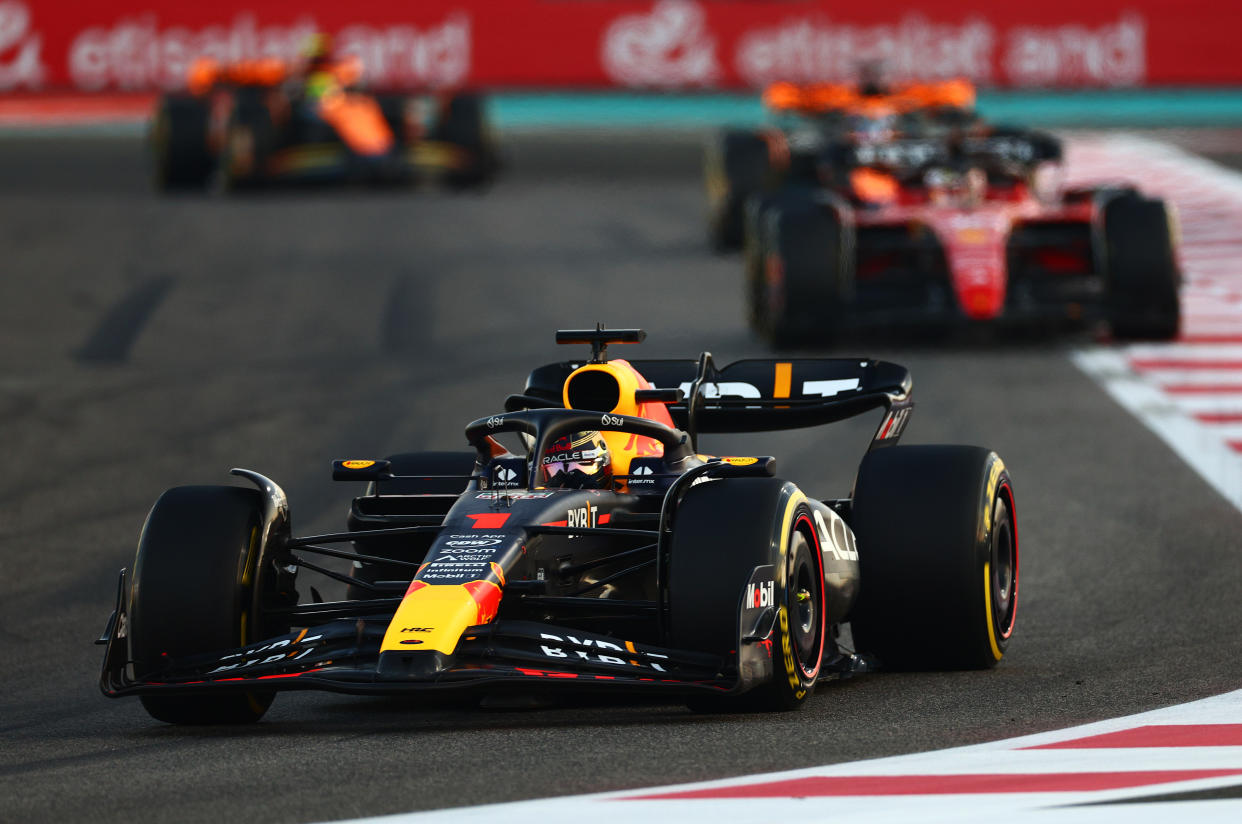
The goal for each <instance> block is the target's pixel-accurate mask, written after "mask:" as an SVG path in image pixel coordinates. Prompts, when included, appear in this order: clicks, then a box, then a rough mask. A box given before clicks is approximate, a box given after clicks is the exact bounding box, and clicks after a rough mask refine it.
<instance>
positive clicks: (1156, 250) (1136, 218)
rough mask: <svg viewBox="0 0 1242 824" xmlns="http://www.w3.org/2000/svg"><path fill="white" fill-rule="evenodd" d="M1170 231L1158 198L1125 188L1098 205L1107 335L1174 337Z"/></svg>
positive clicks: (1177, 309)
mask: <svg viewBox="0 0 1242 824" xmlns="http://www.w3.org/2000/svg"><path fill="white" fill-rule="evenodd" d="M1173 231H1174V230H1173V224H1172V221H1171V220H1170V215H1169V211H1168V207H1167V206H1166V205H1165V203H1164V201H1161V200H1146V199H1144V198H1142V197H1139V196H1138V195H1136V194H1127V195H1120V196H1118V197H1114V198H1113V199H1112V200H1110V201H1108V203H1107V204H1106V205H1105V206H1104V241H1105V244H1106V250H1105V260H1106V267H1107V284H1108V286H1107V294H1108V297H1107V301H1108V318H1109V325H1110V326H1111V328H1112V332H1113V337H1115V338H1119V339H1139V340H1170V339H1172V338H1175V337H1177V333H1178V331H1179V329H1180V326H1181V303H1180V299H1179V297H1178V280H1179V275H1178V269H1177V262H1176V258H1175V256H1174V243H1173Z"/></svg>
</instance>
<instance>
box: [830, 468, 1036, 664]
mask: <svg viewBox="0 0 1242 824" xmlns="http://www.w3.org/2000/svg"><path fill="white" fill-rule="evenodd" d="M851 526H852V527H853V529H854V534H855V536H856V538H857V541H858V554H859V561H860V565H861V567H860V571H859V575H860V578H861V589H860V594H859V599H858V603H857V604H856V605H855V607H854V609H853V611H852V613H851V615H850V625H851V629H852V631H853V636H854V643H855V645H856V647H857V650H858V651H859V652H861V653H865V654H870V655H875V656H877V657H878V658H879V659H880V662H881V664H882V665H883V666H885V667H886V668H892V669H935V670H940V669H982V668H985V667H990V666H994V665H995V664H996V662H998V661H999V660H1000V659H1001V658H1002V657H1003V656H1004V654H1005V649H1006V647H1007V646H1008V644H1009V640H1010V638H1011V637H1012V635H1013V630H1014V624H1015V620H1016V618H1017V611H1018V569H1019V566H1018V528H1017V521H1016V517H1015V509H1014V496H1013V487H1012V484H1011V483H1010V480H1009V473H1008V472H1007V471H1006V470H1005V465H1004V463H1002V462H1001V459H1000V458H999V457H997V455H996V453H994V452H990V451H988V450H987V449H982V448H980V447H974V446H894V447H886V448H883V449H878V450H875V451H872V452H869V453H868V454H867V456H866V457H865V458H864V459H863V462H862V464H861V466H860V467H859V470H858V479H857V482H856V484H855V488H854V504H853V512H852V516H851Z"/></svg>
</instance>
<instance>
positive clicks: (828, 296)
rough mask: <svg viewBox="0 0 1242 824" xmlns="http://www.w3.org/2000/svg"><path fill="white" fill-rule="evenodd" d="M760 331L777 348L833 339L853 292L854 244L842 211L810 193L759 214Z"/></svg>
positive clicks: (758, 312)
mask: <svg viewBox="0 0 1242 824" xmlns="http://www.w3.org/2000/svg"><path fill="white" fill-rule="evenodd" d="M761 219H762V220H763V222H764V225H763V228H762V230H761V231H762V235H763V238H764V240H763V253H764V257H763V259H762V261H763V262H762V270H761V272H760V273H759V278H760V283H759V285H758V287H757V288H756V289H754V290H753V292H754V294H755V295H756V297H755V299H756V300H757V301H759V302H760V304H761V308H757V309H755V310H754V311H753V313H752V314H753V315H754V316H756V317H757V318H759V319H760V323H761V333H762V334H763V336H764V337H765V338H766V339H767V340H768V341H769V342H770V343H771V344H772V345H773V346H775V347H777V348H781V349H783V348H789V347H794V346H800V345H807V344H813V343H822V342H827V341H829V340H831V338H832V337H833V335H834V334H836V332H837V331H838V330H837V327H838V325H839V324H840V322H841V320H842V319H843V317H844V315H845V307H846V306H847V305H848V303H849V301H850V300H851V298H852V296H853V291H854V276H853V265H852V251H851V250H852V243H851V242H850V239H849V238H850V236H849V234H848V231H849V230H848V227H847V226H846V225H845V223H844V221H843V220H842V219H841V215H840V213H839V212H838V211H837V210H836V209H834V208H832V207H830V206H827V205H824V204H821V203H818V202H816V201H815V200H814V199H813V198H812V197H810V196H802V197H798V196H791V197H787V198H784V199H782V200H780V201H777V202H776V203H774V204H773V206H772V207H771V208H770V209H769V210H768V211H767V212H766V213H765V214H764V215H763V217H762V218H761Z"/></svg>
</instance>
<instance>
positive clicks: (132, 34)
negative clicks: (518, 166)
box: [0, 3, 471, 91]
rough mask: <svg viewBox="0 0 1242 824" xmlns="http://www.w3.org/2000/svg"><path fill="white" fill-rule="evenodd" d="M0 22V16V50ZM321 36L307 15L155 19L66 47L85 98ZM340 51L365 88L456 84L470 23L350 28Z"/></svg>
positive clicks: (287, 53) (297, 49) (95, 31)
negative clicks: (178, 22) (281, 21)
mask: <svg viewBox="0 0 1242 824" xmlns="http://www.w3.org/2000/svg"><path fill="white" fill-rule="evenodd" d="M6 5H17V6H19V7H20V6H21V4H12V3H7V4H6V3H0V10H3V9H4V7H5V6H6ZM2 23H3V16H2V14H0V45H3V44H4V40H3V37H4V29H3V27H2ZM319 30H320V28H319V26H318V25H317V24H316V22H315V20H314V18H312V17H310V16H303V17H300V18H299V19H298V20H297V21H296V22H294V23H292V24H290V25H270V26H259V24H258V23H257V22H256V20H255V17H254V16H253V15H251V14H239V15H238V16H237V17H236V18H234V19H233V21H232V23H231V24H228V25H211V26H205V27H203V28H200V29H190V28H187V27H185V26H175V25H174V26H166V27H165V26H161V25H160V23H159V21H158V19H157V18H156V16H155V15H153V14H144V15H141V16H138V17H127V18H122V19H120V20H118V21H117V22H116V23H114V24H113V25H111V26H94V27H91V28H88V29H85V30H83V31H82V32H80V33H79V34H78V35H77V36H76V37H75V38H74V40H73V42H72V44H71V45H70V47H69V55H68V62H69V74H70V77H71V78H72V80H73V83H74V85H76V86H77V87H78V88H79V89H83V90H86V91H100V90H103V89H109V88H115V89H121V90H128V89H144V88H165V89H173V88H181V87H182V86H184V85H185V82H186V73H187V71H188V70H189V67H190V63H191V62H192V61H193V60H195V59H196V58H198V57H210V58H213V59H215V60H218V61H220V62H221V63H235V62H238V61H241V60H252V59H255V58H260V57H276V58H280V59H281V60H287V61H296V60H297V58H298V56H299V54H300V53H301V51H302V49H303V48H304V47H305V44H306V42H307V40H308V39H309V38H310V37H311V35H313V34H315V33H316V32H317V31H319ZM337 46H338V52H339V53H340V54H342V55H357V56H358V57H359V58H360V59H361V61H362V64H363V70H364V71H365V72H366V79H367V81H368V82H370V83H372V84H374V85H377V86H383V85H393V86H427V87H440V86H454V85H460V84H462V83H463V82H465V80H466V78H467V76H468V75H469V72H470V62H471V28H470V18H469V17H468V16H466V15H465V14H463V13H460V12H459V13H455V14H451V15H449V17H448V18H446V19H445V20H444V21H443V22H441V23H439V24H436V25H431V26H427V27H425V28H423V29H418V28H416V27H414V26H409V25H398V26H386V27H379V26H367V25H361V24H357V25H349V26H345V27H344V28H343V29H342V30H341V32H340V34H339V35H338V36H337ZM0 53H2V51H0ZM0 71H2V69H0ZM0 77H2V75H0ZM0 88H3V86H0Z"/></svg>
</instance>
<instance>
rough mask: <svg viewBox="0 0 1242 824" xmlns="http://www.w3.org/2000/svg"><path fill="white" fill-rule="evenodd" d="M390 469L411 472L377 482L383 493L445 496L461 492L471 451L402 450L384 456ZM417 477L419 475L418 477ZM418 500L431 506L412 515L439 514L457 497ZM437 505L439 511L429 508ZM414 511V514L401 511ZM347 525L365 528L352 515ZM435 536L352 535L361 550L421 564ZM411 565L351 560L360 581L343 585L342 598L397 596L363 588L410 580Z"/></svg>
mask: <svg viewBox="0 0 1242 824" xmlns="http://www.w3.org/2000/svg"><path fill="white" fill-rule="evenodd" d="M388 461H389V463H390V471H391V472H392V474H393V475H407V476H415V477H409V478H401V479H399V480H393V481H384V482H382V483H381V484H380V485H379V493H380V494H382V495H427V494H436V495H445V496H456V495H458V494H460V493H461V492H462V491H463V490H464V489H465V488H466V484H467V483H468V480H467V479H468V478H469V477H470V475H472V474H473V473H474V466H475V453H473V452H402V453H400V454H397V455H391V456H389V458H388ZM419 476H421V477H419ZM375 493H376V486H375V484H368V485H367V489H366V495H367V496H371V495H374V494H375ZM412 500H416V501H419V502H420V504H421V505H423V506H424V507H432V508H429V509H426V511H420V512H418V513H417V514H424V515H435V514H439V515H444V514H446V513H447V512H448V509H449V507H450V506H451V505H452V504H453V503H454V502H455V501H456V497H445V498H442V499H440V498H423V499H412ZM437 506H438V507H440V509H442V510H443V511H439V510H436V509H434V507H437ZM403 514H414V513H403ZM349 526H350V529H351V530H360V529H367V528H369V527H368V525H367V524H366V523H365V522H356V521H353V520H352V519H351V521H350V524H349ZM434 537H435V536H434V535H431V534H427V535H403V536H401V538H400V539H398V540H384V539H369V540H362V539H360V540H356V541H354V547H355V548H356V549H357V551H358V553H359V554H361V555H371V556H375V557H377V558H390V559H392V560H396V561H403V562H405V563H407V564H408V563H413V564H417V563H420V562H421V561H422V560H423V558H424V557H425V556H426V555H427V552H428V550H430V549H431V543H432V540H433V539H434ZM415 571H416V569H415V568H413V567H409V566H402V565H400V564H391V565H388V564H380V563H363V562H360V561H355V562H354V566H353V567H352V568H351V569H350V571H349V576H350V577H351V578H353V579H354V580H355V581H358V582H360V583H361V584H362V585H361V586H359V585H357V584H351V585H350V586H349V587H347V588H346V597H347V598H348V599H350V600H351V601H352V600H365V599H370V598H384V597H391V596H393V595H399V594H400V593H398V592H379V591H376V590H374V589H368V588H367V587H368V586H374V585H375V584H376V582H378V581H409V580H410V579H411V578H413V577H414V573H415Z"/></svg>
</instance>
